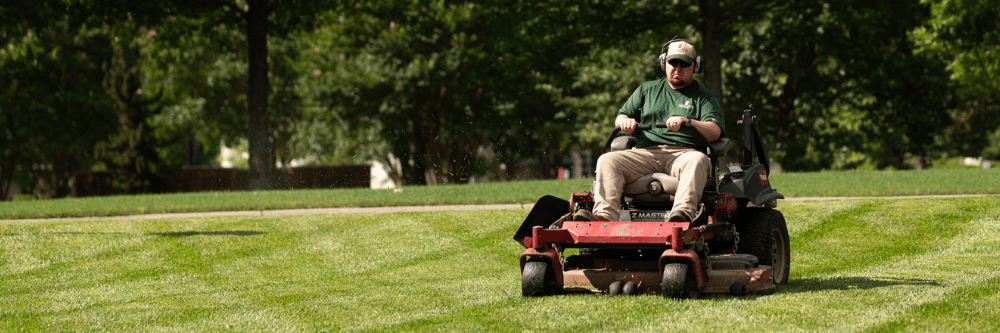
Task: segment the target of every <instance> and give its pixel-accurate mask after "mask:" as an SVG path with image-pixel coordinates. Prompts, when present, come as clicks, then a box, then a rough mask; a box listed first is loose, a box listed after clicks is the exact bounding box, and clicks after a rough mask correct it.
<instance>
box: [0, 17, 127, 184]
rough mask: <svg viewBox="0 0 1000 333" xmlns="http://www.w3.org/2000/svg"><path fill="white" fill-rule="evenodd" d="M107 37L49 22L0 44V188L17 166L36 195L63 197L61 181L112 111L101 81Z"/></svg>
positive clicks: (85, 155) (107, 127)
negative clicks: (0, 158) (28, 180)
mask: <svg viewBox="0 0 1000 333" xmlns="http://www.w3.org/2000/svg"><path fill="white" fill-rule="evenodd" d="M109 44H110V40H109V39H108V38H107V37H106V36H105V35H103V34H100V33H95V32H94V31H92V30H75V29H71V28H69V26H68V25H67V24H66V21H54V22H51V25H50V26H48V27H46V28H43V29H39V30H37V31H32V30H29V31H27V32H26V34H25V35H23V36H18V37H14V38H11V40H10V41H9V43H8V44H6V45H5V47H4V48H3V49H0V87H3V89H0V130H2V131H3V132H0V154H2V161H3V164H2V165H0V191H2V192H0V193H3V195H2V197H6V195H7V193H8V192H9V190H10V188H11V187H12V186H13V182H14V181H15V179H16V178H20V177H19V176H17V175H16V174H15V172H16V171H17V170H21V171H22V172H24V173H27V174H28V175H29V176H28V177H27V178H30V183H22V184H21V185H23V186H27V187H30V188H32V189H33V192H34V194H35V195H37V196H39V197H63V196H66V195H68V194H69V193H70V186H69V181H70V179H71V178H72V177H73V176H74V175H75V174H76V173H77V172H79V171H85V170H87V169H88V168H89V166H90V163H91V162H92V161H93V147H94V145H95V144H96V143H97V142H99V141H100V140H103V139H104V136H105V135H106V134H107V133H109V132H111V131H112V129H113V128H114V127H113V126H114V124H115V118H114V117H115V114H114V112H113V109H112V108H111V107H110V102H111V100H110V99H109V98H108V96H107V95H106V94H105V93H104V89H103V88H102V86H101V83H102V81H103V80H104V73H103V72H102V70H101V68H102V66H103V65H104V64H106V63H107V62H108V61H109V59H110V58H111V54H110V52H109V50H110V46H109Z"/></svg>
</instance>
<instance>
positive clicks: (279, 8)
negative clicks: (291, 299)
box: [71, 0, 340, 189]
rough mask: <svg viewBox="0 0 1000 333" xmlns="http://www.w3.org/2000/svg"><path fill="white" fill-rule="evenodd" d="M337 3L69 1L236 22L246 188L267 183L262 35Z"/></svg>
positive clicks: (86, 7) (144, 17)
mask: <svg viewBox="0 0 1000 333" xmlns="http://www.w3.org/2000/svg"><path fill="white" fill-rule="evenodd" d="M327 6H328V7H330V8H338V6H340V4H338V3H327V2H323V3H317V2H312V1H304V0H294V1H282V2H280V3H270V2H269V1H268V0H246V2H243V0H237V1H228V0H210V1H185V0H176V1H167V2H134V1H123V0H118V1H99V2H89V1H88V2H79V3H75V4H74V7H73V8H71V10H72V11H76V12H81V13H85V14H84V15H86V16H87V17H89V18H90V20H91V21H93V20H94V18H98V17H103V16H117V17H122V16H123V14H126V15H127V16H129V17H132V18H133V19H135V20H136V21H137V23H138V24H141V25H145V26H155V25H158V24H160V23H161V22H164V20H171V22H187V21H186V20H179V19H180V18H187V19H195V20H194V21H193V22H195V23H197V24H199V25H200V27H201V29H202V30H209V29H211V27H214V26H219V25H223V26H238V27H242V29H243V31H245V33H246V41H247V53H246V54H247V57H248V61H247V62H248V66H247V84H246V103H247V114H246V121H247V126H246V133H247V139H248V141H249V143H250V188H252V189H269V188H271V187H272V186H273V179H272V174H273V170H274V163H273V161H274V155H273V152H274V151H273V149H272V146H271V135H272V132H271V127H270V125H271V118H270V114H269V112H268V96H269V94H270V83H269V82H270V81H269V77H268V70H269V67H268V60H267V58H268V48H267V38H268V36H286V35H287V34H288V33H290V32H292V31H296V30H298V29H309V28H310V27H311V26H312V22H313V20H312V18H313V17H315V15H316V14H317V13H319V12H321V8H323V7H327Z"/></svg>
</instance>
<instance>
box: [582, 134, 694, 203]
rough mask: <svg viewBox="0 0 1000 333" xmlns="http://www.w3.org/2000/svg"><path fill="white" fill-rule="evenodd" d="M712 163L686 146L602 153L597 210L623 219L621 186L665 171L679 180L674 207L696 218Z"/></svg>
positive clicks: (596, 193) (597, 184)
mask: <svg viewBox="0 0 1000 333" xmlns="http://www.w3.org/2000/svg"><path fill="white" fill-rule="evenodd" d="M711 167H712V161H711V160H709V158H708V155H705V154H704V153H702V152H700V151H697V150H695V149H692V148H686V147H676V146H655V147H646V148H633V149H627V150H621V151H614V152H609V153H606V154H603V155H601V157H600V158H598V159H597V179H596V180H595V182H594V201H595V205H594V214H597V215H601V216H602V217H604V218H605V219H607V220H609V221H617V220H620V218H619V216H620V214H621V196H622V187H624V186H625V184H627V183H630V182H632V181H634V180H636V178H639V177H641V176H644V175H647V174H650V173H656V172H662V173H666V174H668V175H671V176H674V177H677V179H678V181H679V184H677V193H676V194H675V195H674V207H673V209H675V210H678V209H679V210H680V211H682V212H685V213H687V215H688V216H689V217H691V218H694V216H695V213H697V209H698V202H699V201H701V193H702V191H704V190H705V184H706V183H708V173H709V171H710V170H709V169H710V168H711Z"/></svg>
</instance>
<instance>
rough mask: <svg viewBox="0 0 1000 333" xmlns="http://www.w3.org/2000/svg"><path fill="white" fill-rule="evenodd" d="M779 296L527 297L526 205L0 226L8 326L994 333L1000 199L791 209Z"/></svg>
mask: <svg viewBox="0 0 1000 333" xmlns="http://www.w3.org/2000/svg"><path fill="white" fill-rule="evenodd" d="M779 209H780V210H781V211H782V212H783V213H784V214H785V218H786V219H787V221H788V227H789V232H790V236H791V241H792V243H791V246H792V248H791V250H792V252H791V254H792V266H791V267H792V276H791V281H790V282H789V283H788V284H787V285H785V286H782V287H780V288H779V289H778V292H777V293H776V294H774V295H769V296H744V297H732V296H728V295H716V296H709V297H705V298H702V299H697V300H682V301H676V300H668V299H664V298H662V297H659V296H652V295H645V296H637V297H608V296H605V295H581V294H573V295H560V296H552V297H542V298H524V297H521V295H520V294H521V292H520V272H519V270H518V257H519V255H520V254H521V252H522V250H523V249H522V248H521V246H519V245H518V244H515V243H514V242H513V241H512V240H511V239H510V237H511V235H512V233H513V232H514V230H515V229H516V227H517V226H518V225H519V224H520V222H521V220H522V219H523V218H524V217H525V215H526V214H527V211H526V210H500V211H476V212H433V213H390V214H341V215H307V216H276V217H214V218H191V219H161V220H133V221H84V222H71V223H70V222H59V221H53V222H9V223H0V239H2V241H0V250H2V256H0V272H2V273H0V274H2V276H0V278H2V281H3V289H2V293H0V331H22V330H24V331H46V332H54V331H112V332H128V331H175V332H190V331H438V330H443V331H465V332H478V331H538V332H548V331H573V332H576V331H590V332H605V331H675V330H676V331H705V332H716V331H719V332H737V331H739V332H747V331H876V332H878V331H888V332H895V331H933V332H939V331H943V332H977V331H979V332H982V331H994V330H995V329H996V328H997V327H1000V269H998V268H997V259H996V258H997V257H998V256H1000V197H998V196H987V197H970V198H949V199H901V200H842V201H822V202H784V203H781V204H780V205H779Z"/></svg>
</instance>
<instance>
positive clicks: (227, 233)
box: [146, 230, 266, 237]
mask: <svg viewBox="0 0 1000 333" xmlns="http://www.w3.org/2000/svg"><path fill="white" fill-rule="evenodd" d="M263 234H266V232H263V231H253V230H226V231H175V232H152V233H148V234H146V236H160V237H187V236H243V237H247V236H256V235H263Z"/></svg>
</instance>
